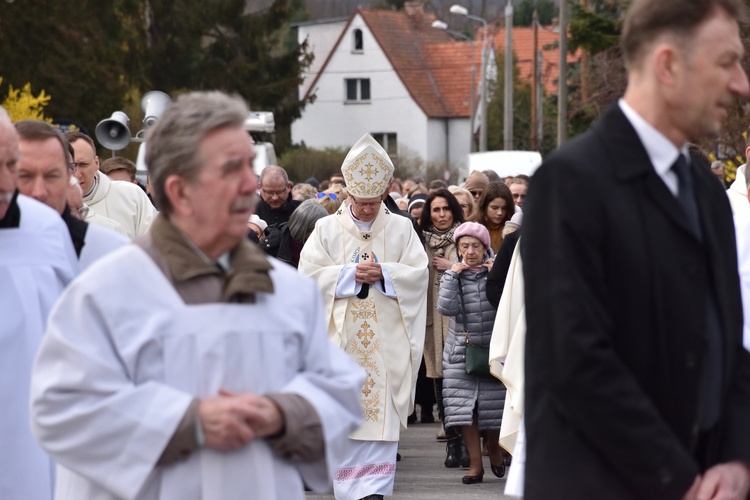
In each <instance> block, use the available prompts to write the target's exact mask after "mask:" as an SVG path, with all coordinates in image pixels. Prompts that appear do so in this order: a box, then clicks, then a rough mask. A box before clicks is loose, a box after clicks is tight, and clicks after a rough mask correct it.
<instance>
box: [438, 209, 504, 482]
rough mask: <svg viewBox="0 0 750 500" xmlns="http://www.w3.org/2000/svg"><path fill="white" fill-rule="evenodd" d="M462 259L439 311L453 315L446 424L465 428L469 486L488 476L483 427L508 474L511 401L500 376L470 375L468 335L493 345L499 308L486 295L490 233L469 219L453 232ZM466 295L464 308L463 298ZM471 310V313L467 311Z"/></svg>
mask: <svg viewBox="0 0 750 500" xmlns="http://www.w3.org/2000/svg"><path fill="white" fill-rule="evenodd" d="M453 237H454V241H455V242H456V249H457V253H458V262H457V263H455V264H454V265H453V267H451V269H450V270H448V271H446V272H445V274H443V278H442V279H441V280H440V292H439V297H438V306H437V309H438V312H439V313H440V314H442V315H444V316H450V317H451V320H450V327H449V331H448V337H447V338H446V341H445V349H444V350H443V404H444V405H445V426H446V427H460V429H461V434H462V436H463V438H464V441H465V442H466V447H467V448H468V450H469V456H470V458H471V466H470V467H469V470H468V472H467V474H466V475H465V476H464V477H463V483H464V484H474V483H481V482H482V478H483V476H484V467H483V465H482V454H481V449H480V444H479V432H480V430H482V431H484V430H486V431H487V438H488V439H487V440H488V450H489V455H490V464H491V469H492V472H493V474H495V475H496V476H497V477H503V476H504V475H505V466H504V464H503V456H502V452H501V451H500V445H499V444H498V438H499V435H500V424H501V423H502V417H503V404H504V402H505V386H504V385H503V384H502V383H501V382H500V381H499V380H497V379H495V378H494V377H491V376H489V377H483V376H475V375H469V374H467V373H466V360H465V355H466V338H465V337H466V336H465V334H464V325H465V327H466V330H467V331H468V340H469V342H471V343H472V344H475V345H479V346H483V347H489V345H490V339H491V338H492V327H493V324H494V322H495V315H496V312H497V311H496V310H495V308H494V307H492V304H490V303H489V301H488V300H487V296H486V286H487V274H488V272H489V266H488V264H487V262H486V261H487V260H488V259H489V258H491V256H492V251H491V250H490V235H489V232H488V231H487V228H486V227H484V226H483V225H482V224H479V223H476V222H464V223H463V224H461V225H460V226H459V227H458V228H457V229H456V230H455V232H454V233H453ZM461 296H463V307H462V302H461ZM464 308H465V315H464V314H463V313H462V310H463V309H464Z"/></svg>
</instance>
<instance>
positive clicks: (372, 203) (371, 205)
mask: <svg viewBox="0 0 750 500" xmlns="http://www.w3.org/2000/svg"><path fill="white" fill-rule="evenodd" d="M349 199H350V200H352V203H354V204H355V205H357V206H360V207H362V208H375V207H377V206H380V203H382V202H380V201H368V202H366V203H363V202H361V201H357V200H356V199H355V198H354V196H351V195H349Z"/></svg>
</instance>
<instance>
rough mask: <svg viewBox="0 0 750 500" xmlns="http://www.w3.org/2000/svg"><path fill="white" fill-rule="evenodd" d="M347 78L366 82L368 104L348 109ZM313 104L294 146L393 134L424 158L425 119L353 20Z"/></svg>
mask: <svg viewBox="0 0 750 500" xmlns="http://www.w3.org/2000/svg"><path fill="white" fill-rule="evenodd" d="M355 29H360V30H362V36H363V38H362V40H363V51H362V53H354V52H353V50H352V49H353V40H354V35H353V32H354V30H355ZM346 78H360V79H361V78H369V79H370V92H371V96H370V101H369V103H364V102H362V103H346V102H345V98H346V86H345V82H344V80H345V79H346ZM313 92H314V93H315V96H316V100H315V102H314V103H312V104H309V105H308V106H307V107H306V108H305V110H304V111H303V114H302V117H301V118H299V119H298V120H296V121H295V122H294V123H293V124H292V141H293V142H294V143H301V142H304V143H305V144H306V145H307V146H309V147H313V148H326V147H350V146H352V145H353V144H354V143H355V142H356V141H357V140H358V139H359V138H360V137H361V136H362V135H363V134H364V133H393V132H395V133H396V134H397V141H398V145H399V150H400V151H401V149H402V147H405V148H406V149H404V151H406V150H407V149H408V150H409V152H410V153H411V152H414V153H416V154H418V155H419V156H420V157H421V158H424V159H426V158H427V157H428V140H427V136H428V134H427V117H426V116H425V114H424V112H423V111H422V110H421V108H420V107H419V106H418V105H417V104H416V103H415V102H414V101H413V100H412V98H411V96H410V94H409V92H408V90H407V89H406V87H405V86H404V85H403V83H402V82H401V80H400V79H399V77H398V75H397V74H396V72H395V71H394V69H393V68H392V67H391V65H390V62H389V61H388V58H387V57H386V56H385V54H384V53H383V51H382V49H381V48H380V46H379V45H378V44H377V42H376V41H375V38H374V37H373V36H372V34H371V33H370V31H369V30H368V29H367V26H366V25H365V23H364V21H363V19H362V17H361V16H360V15H356V16H355V17H354V19H352V22H351V24H350V25H349V27H348V28H347V31H346V33H345V34H344V37H343V39H342V41H341V43H340V44H339V46H338V47H337V49H336V51H335V52H334V53H333V55H332V57H331V59H330V61H329V62H328V65H327V66H326V68H325V70H324V72H323V73H322V74H321V76H320V78H319V79H318V81H317V82H316V83H315V88H314V89H313ZM467 134H468V132H467Z"/></svg>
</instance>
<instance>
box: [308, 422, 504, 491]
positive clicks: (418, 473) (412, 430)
mask: <svg viewBox="0 0 750 500" xmlns="http://www.w3.org/2000/svg"><path fill="white" fill-rule="evenodd" d="M438 428H439V425H438V424H413V425H410V426H409V429H407V430H406V431H404V432H402V433H401V442H400V444H399V453H401V461H400V462H398V463H397V469H396V485H395V487H394V489H393V497H391V498H394V499H408V500H412V499H413V500H427V499H430V500H435V499H453V498H460V499H478V498H483V499H507V500H510V499H511V497H507V496H505V495H503V494H502V493H503V489H504V488H505V479H498V478H496V477H495V476H494V475H493V474H492V471H490V462H489V459H488V458H487V457H484V482H482V483H480V484H471V485H466V484H463V483H462V482H461V478H462V477H463V476H464V474H466V470H465V469H461V468H458V469H446V468H445V467H444V466H443V460H445V442H438V441H437V440H435V435H436V434H437V431H438ZM307 498H308V500H332V499H333V496H332V495H313V494H308V495H307ZM386 498H388V497H386Z"/></svg>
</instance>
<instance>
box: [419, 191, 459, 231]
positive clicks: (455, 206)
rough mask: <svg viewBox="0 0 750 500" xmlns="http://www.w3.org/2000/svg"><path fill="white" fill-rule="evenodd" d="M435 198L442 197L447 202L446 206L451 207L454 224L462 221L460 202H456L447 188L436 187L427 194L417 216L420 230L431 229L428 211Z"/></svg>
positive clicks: (431, 224) (430, 218)
mask: <svg viewBox="0 0 750 500" xmlns="http://www.w3.org/2000/svg"><path fill="white" fill-rule="evenodd" d="M435 198H443V199H444V200H445V201H447V202H448V207H449V208H450V209H451V214H453V223H454V224H456V223H459V224H460V223H462V222H463V221H464V209H463V208H461V204H460V203H458V200H457V199H456V197H455V196H453V193H451V192H450V191H448V190H447V189H438V190H437V191H435V192H434V193H432V194H431V195H429V196H428V197H427V200H426V201H425V202H424V208H423V209H422V215H421V216H420V218H419V228H420V229H421V230H422V231H431V230H432V229H433V223H432V216H431V214H430V211H431V210H432V202H433V201H435Z"/></svg>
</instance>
